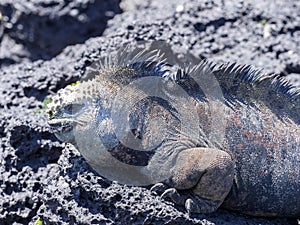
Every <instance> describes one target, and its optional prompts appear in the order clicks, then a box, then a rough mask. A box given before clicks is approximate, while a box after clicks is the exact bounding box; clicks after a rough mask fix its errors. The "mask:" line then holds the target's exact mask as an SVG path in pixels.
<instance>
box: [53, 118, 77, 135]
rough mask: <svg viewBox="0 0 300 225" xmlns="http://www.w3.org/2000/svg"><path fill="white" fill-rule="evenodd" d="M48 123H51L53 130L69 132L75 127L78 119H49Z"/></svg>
mask: <svg viewBox="0 0 300 225" xmlns="http://www.w3.org/2000/svg"><path fill="white" fill-rule="evenodd" d="M48 124H49V125H50V128H51V130H52V131H53V132H55V133H67V132H70V131H71V130H72V129H73V128H74V125H75V124H76V121H74V120H73V119H69V118H62V119H52V120H49V121H48Z"/></svg>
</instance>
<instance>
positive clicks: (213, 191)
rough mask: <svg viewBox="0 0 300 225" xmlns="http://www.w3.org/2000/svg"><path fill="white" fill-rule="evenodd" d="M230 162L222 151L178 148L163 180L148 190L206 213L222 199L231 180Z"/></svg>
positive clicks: (190, 211)
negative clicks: (169, 172) (179, 151)
mask: <svg viewBox="0 0 300 225" xmlns="http://www.w3.org/2000/svg"><path fill="white" fill-rule="evenodd" d="M233 173H234V163H233V161H232V159H231V157H230V155H229V154H228V153H226V152H224V151H221V150H218V149H211V148H193V149H187V150H185V151H182V152H181V153H180V154H179V155H178V158H177V161H176V164H175V166H174V167H173V169H172V174H173V175H172V177H170V179H169V180H168V181H166V183H167V185H166V184H163V183H158V184H156V185H154V186H153V187H152V188H151V190H152V191H156V192H158V193H159V194H161V193H162V194H161V197H162V198H167V199H170V200H171V201H172V202H174V203H175V204H178V205H184V206H185V208H186V210H187V211H188V212H189V213H210V212H213V211H215V210H216V209H217V208H218V207H219V206H220V205H221V204H222V202H223V201H224V199H225V197H226V196H227V194H228V193H229V191H230V189H231V186H232V184H233Z"/></svg>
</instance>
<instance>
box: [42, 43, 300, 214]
mask: <svg viewBox="0 0 300 225" xmlns="http://www.w3.org/2000/svg"><path fill="white" fill-rule="evenodd" d="M164 48H165V49H164V50H165V51H167V53H168V54H170V53H172V52H171V50H170V49H168V48H167V47H164ZM175 58H176V57H175ZM186 58H191V57H190V56H188V55H187V56H186ZM131 59H133V60H131ZM161 60H162V58H161V56H159V55H156V52H150V53H149V51H148V52H147V51H144V52H143V51H142V52H140V53H132V54H131V53H126V54H124V53H123V54H121V55H120V56H118V57H117V58H115V59H112V60H108V61H107V62H106V63H105V64H104V65H103V64H99V65H97V66H94V68H93V71H92V73H91V74H93V75H92V76H91V77H90V78H89V80H88V81H84V82H82V83H80V84H78V85H76V86H75V87H71V86H68V87H67V88H65V89H63V90H61V91H59V93H58V94H57V95H56V96H55V97H54V98H53V102H52V103H51V104H49V105H48V107H49V124H50V126H51V127H52V128H53V130H54V132H55V133H56V135H57V137H58V138H59V139H60V140H62V141H65V142H70V143H73V144H74V145H76V146H77V148H78V149H79V151H80V152H81V153H82V155H83V156H84V158H85V159H86V160H87V162H88V163H89V164H90V165H91V166H92V167H93V168H94V169H95V170H96V171H97V172H98V173H99V174H100V175H103V176H105V177H107V178H109V179H113V180H117V181H120V182H124V183H129V184H134V185H146V184H150V183H152V184H153V183H156V184H155V185H154V186H153V187H152V190H153V191H156V192H161V193H162V197H166V198H169V199H171V200H172V201H174V202H175V203H177V204H181V205H185V207H186V209H187V210H188V211H189V212H196V213H208V212H213V211H215V210H216V209H217V208H218V207H223V208H226V209H230V210H235V211H238V212H241V213H245V214H249V215H255V216H284V217H300V204H299V202H300V140H299V138H300V116H299V115H300V92H299V90H297V89H295V88H294V87H293V86H291V85H290V84H288V83H286V82H285V81H284V80H283V79H281V78H278V76H276V75H271V76H267V75H263V74H262V73H261V72H260V71H258V70H255V69H253V68H252V67H250V66H238V65H235V64H228V65H220V66H217V65H213V64H210V63H207V62H201V63H199V65H198V66H196V67H192V69H183V68H180V67H178V65H175V63H176V60H175V61H174V59H172V60H171V61H172V62H171V64H167V63H162V62H160V61H161ZM172 63H173V65H172ZM209 77H214V81H217V84H218V86H219V87H217V85H215V84H213V85H212V84H209V83H206V80H207V79H206V80H203V79H204V78H209ZM141 78H143V79H144V78H145V79H146V80H145V79H144V80H142V83H141V84H143V85H142V86H141V85H140V83H138V82H139V81H141ZM198 78H200V80H198ZM201 79H202V80H201ZM209 79H210V78H209ZM132 84H134V85H132ZM178 87H181V88H178ZM218 88H219V90H220V93H223V95H222V96H220V95H218V91H217V90H218ZM154 89H155V91H156V92H155V91H154ZM157 90H158V91H157ZM181 90H184V91H183V92H181ZM207 93H216V94H213V96H212V97H209V96H208V95H207ZM161 96H163V97H161ZM134 99H137V100H136V101H133V100H134ZM164 99H165V100H164ZM166 99H167V100H166ZM70 107H71V108H70ZM127 111H128V114H126V113H125V114H124V112H127ZM122 118H123V119H124V118H125V120H122ZM124 124H125V125H124ZM126 124H127V125H128V127H126V126H127V125H126ZM118 131H120V132H119V133H118ZM120 135H121V136H122V135H124V136H122V137H121V139H120ZM124 143H127V144H124ZM128 143H129V144H128ZM130 143H131V144H133V145H134V146H135V147H137V148H134V146H130ZM140 149H143V150H142V151H139V150H140Z"/></svg>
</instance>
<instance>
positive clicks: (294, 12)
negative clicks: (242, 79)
mask: <svg viewBox="0 0 300 225" xmlns="http://www.w3.org/2000/svg"><path fill="white" fill-rule="evenodd" d="M3 2H4V3H6V1H1V5H3ZM7 2H11V1H7ZM15 2H16V3H14V5H15V6H17V5H20V4H21V3H20V2H21V1H15ZM22 2H23V3H22V4H23V5H24V6H25V5H26V6H27V7H24V8H23V9H22V10H23V11H22V10H21V11H22V12H24V15H29V14H32V15H33V16H35V17H37V18H36V19H37V20H38V18H39V17H41V18H44V17H43V15H46V17H47V16H49V15H50V14H51V13H49V12H52V13H54V14H55V15H56V12H57V13H58V11H60V10H58V11H55V10H54V11H53V10H51V9H49V8H51V7H53V6H55V5H56V3H57V2H58V1H56V0H49V1H43V2H46V4H45V5H44V6H43V7H40V8H39V10H40V11H38V13H37V11H36V9H35V8H34V7H32V5H35V4H33V3H34V2H37V3H40V1H33V0H32V1H26V2H25V1H22ZM61 2H63V1H61ZM65 2H69V1H65ZM74 2H75V3H78V4H79V3H80V2H93V1H74ZM95 2H97V1H95ZM75 3H74V4H75ZM123 3H124V4H123V5H122V8H123V9H124V10H125V11H124V12H123V13H122V14H120V15H116V16H115V17H114V18H113V19H111V20H110V21H108V24H107V26H106V28H105V31H104V33H103V35H102V37H94V38H90V39H88V40H87V41H86V42H85V43H83V44H78V45H74V46H69V47H67V48H65V49H64V50H63V51H62V52H61V53H60V54H59V55H57V56H56V57H54V58H52V57H53V56H54V55H56V54H57V53H58V52H59V51H60V50H61V49H62V48H63V47H64V46H65V45H69V44H72V43H77V42H83V41H84V40H85V39H87V38H88V36H89V35H90V36H95V35H101V33H102V32H100V33H96V30H95V29H96V28H95V27H98V25H96V26H95V27H93V26H92V25H93V24H91V26H92V27H91V31H90V33H88V34H87V33H86V34H85V35H86V36H85V38H83V39H80V40H79V41H78V40H76V41H75V42H64V41H62V42H60V41H59V40H67V39H68V38H69V37H73V36H76V35H75V34H74V33H71V34H70V33H69V31H68V28H66V26H67V25H68V20H65V19H61V20H60V22H59V24H60V25H59V26H58V27H60V28H61V29H66V32H63V35H62V37H61V38H62V39H59V40H56V41H54V42H51V43H52V44H51V45H52V46H53V44H55V43H56V42H57V45H60V47H59V48H57V49H58V50H57V51H54V50H53V49H52V48H49V51H50V52H51V54H50V53H49V54H48V52H47V49H48V48H43V47H41V48H37V47H36V46H32V45H31V44H28V43H30V39H27V38H26V35H25V36H24V35H22V32H19V31H16V30H15V31H14V32H13V31H9V30H7V29H5V31H4V32H5V33H4V36H3V39H2V42H1V43H0V44H1V47H0V49H2V50H1V51H0V52H2V53H1V54H0V55H1V57H3V54H4V53H5V54H6V56H5V57H4V58H5V59H7V60H6V61H5V63H4V64H5V65H6V66H5V67H4V66H2V67H1V69H0V196H1V201H0V224H28V223H29V224H33V223H34V221H36V220H37V218H38V216H39V217H40V218H41V220H42V221H43V222H44V224H263V225H267V224H297V223H299V222H297V220H296V219H285V218H275V219H267V218H252V217H247V216H243V215H239V214H234V213H231V212H227V211H224V210H219V211H218V212H216V213H213V214H210V215H191V216H189V215H187V214H186V213H185V211H184V210H183V209H182V208H180V207H177V206H174V205H173V204H172V203H170V202H167V201H164V200H162V199H161V198H160V197H158V196H156V195H155V194H154V193H151V192H150V191H149V188H146V187H128V186H126V185H121V184H118V183H114V182H110V181H108V180H106V179H104V178H102V177H99V176H98V175H97V174H95V173H94V172H93V171H92V169H91V168H90V167H89V166H88V165H87V163H86V162H85V160H84V159H83V158H82V157H81V156H80V154H79V153H78V151H77V150H76V149H74V147H73V146H71V145H64V144H62V143H60V142H59V141H58V140H57V139H56V138H55V137H54V135H53V134H51V133H50V132H49V128H48V126H47V124H46V118H45V113H44V111H43V110H42V101H43V100H44V99H45V98H46V96H47V95H49V94H51V93H54V92H56V91H57V90H58V89H60V88H62V87H64V86H65V85H67V84H69V83H72V82H74V81H76V80H78V79H80V78H81V77H82V75H83V74H84V71H85V68H86V66H88V65H89V64H90V63H91V62H92V61H93V60H95V59H97V58H99V57H100V56H102V55H105V54H107V53H109V49H112V48H115V47H117V46H120V45H121V44H122V43H126V42H130V41H131V40H154V39H156V40H167V41H169V42H170V44H171V45H173V46H176V47H178V48H179V49H180V48H182V49H189V50H190V51H191V52H192V53H194V54H196V55H198V56H199V57H207V58H209V59H212V60H214V61H237V62H239V63H251V64H254V65H257V66H259V67H263V68H264V69H265V70H266V71H267V72H268V73H272V72H276V73H279V74H281V75H282V76H287V78H288V79H290V80H291V81H293V82H295V84H296V85H298V86H299V87H300V83H299V80H300V78H299V77H300V55H299V52H300V27H299V24H300V10H299V9H300V2H299V1H297V0H294V1H285V2H282V1H271V0H269V1H264V2H261V1H238V0H233V1H226V2H224V3H223V1H221V0H220V1H219V0H214V1H211V0H204V1H194V0H193V1H190V0H186V1H178V2H176V3H174V1H167V2H166V3H165V4H160V3H158V1H152V2H148V3H147V4H145V3H144V1H138V0H135V1H130V0H126V1H125V2H123ZM7 4H8V3H7ZM66 4H67V3H66ZM70 4H71V3H70ZM86 4H88V3H86ZM128 4H129V6H128ZM79 5H80V4H79ZM126 5H127V6H126ZM114 7H116V6H114ZM67 9H68V10H69V9H71V8H67ZM1 10H2V9H1ZM47 13H48V14H47ZM3 14H4V13H3ZM58 14H59V13H58ZM66 14H68V13H67V12H65V14H64V15H66ZM59 15H60V14H59ZM86 15H88V14H86ZM75 17H76V16H75ZM57 18H60V17H59V16H58V17H57ZM76 18H77V17H76ZM28 20H29V17H23V19H22V20H20V23H21V21H22V23H25V24H26V23H28ZM75 20H76V19H75ZM26 21H27V22H26ZM91 21H93V20H92V19H91ZM64 24H65V25H64ZM105 24H106V23H105ZM79 28H82V24H80V23H78V24H75V25H74V30H77V29H79ZM32 29H33V30H32V31H31V32H33V33H40V34H41V36H42V37H45V39H43V38H42V39H38V42H37V43H39V41H41V43H45V42H47V40H48V39H47V38H46V37H49V35H51V30H48V29H44V30H43V29H40V27H39V26H34V27H32ZM56 29H57V28H56ZM82 29H86V27H85V28H82ZM10 32H13V33H14V35H12V34H13V33H10ZM49 32H50V33H49ZM74 32H75V31H74ZM25 33H26V32H25ZM75 33H76V32H75ZM93 34H95V35H93ZM18 35H20V37H23V39H20V37H18ZM64 35H65V36H64ZM78 35H79V36H80V34H78ZM5 36H9V37H10V38H11V39H12V40H13V41H12V42H10V43H11V44H10V45H6V43H7V42H5ZM17 37H18V38H17ZM74 39H76V38H75V37H74ZM74 39H73V40H74ZM14 42H15V43H18V45H16V44H14ZM33 43H36V42H33ZM51 45H50V46H51ZM38 46H43V45H38ZM18 48H19V49H21V50H22V49H23V50H24V49H25V50H24V52H26V54H25V55H24V57H23V56H22V57H21V58H22V59H21V60H18V59H19V58H18V57H19V56H18V57H17V58H16V60H15V58H14V57H15V56H16V54H15V53H16V52H19V49H18ZM3 49H4V50H5V51H4V50H3ZM3 51H4V53H3ZM44 51H45V55H46V56H49V57H45V55H43V54H44ZM41 52H42V53H43V54H41ZM1 57H0V58H1ZM4 58H2V59H4ZM50 58H52V59H51V60H45V59H50ZM2 59H1V60H2ZM11 59H12V60H11ZM23 59H25V60H23ZM26 59H27V60H26ZM36 59H41V60H37V61H35V62H29V61H31V60H36ZM20 61H23V63H17V62H20ZM12 63H14V64H15V65H9V64H12ZM1 64H2V61H1Z"/></svg>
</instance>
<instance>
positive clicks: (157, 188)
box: [150, 183, 220, 214]
mask: <svg viewBox="0 0 300 225" xmlns="http://www.w3.org/2000/svg"><path fill="white" fill-rule="evenodd" d="M150 190H151V191H154V192H156V193H158V194H160V196H161V198H163V199H167V200H170V201H172V202H174V203H175V204H177V205H181V206H184V207H185V209H186V211H187V212H188V213H189V214H190V213H210V212H213V211H215V210H216V209H217V208H218V206H219V204H220V201H212V200H208V199H202V198H200V197H198V196H197V195H195V194H194V193H193V191H192V190H179V191H177V189H175V188H170V187H169V186H168V185H166V184H164V183H157V184H155V185H153V187H151V189H150Z"/></svg>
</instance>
